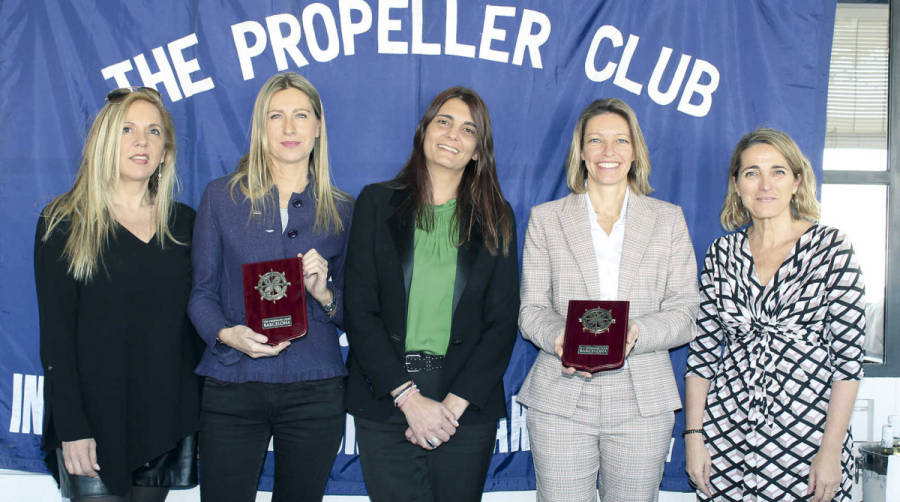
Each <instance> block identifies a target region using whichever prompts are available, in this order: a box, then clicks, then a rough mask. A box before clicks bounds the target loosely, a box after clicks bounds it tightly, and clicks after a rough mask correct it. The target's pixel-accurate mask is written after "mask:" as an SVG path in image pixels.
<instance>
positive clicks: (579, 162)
mask: <svg viewBox="0 0 900 502" xmlns="http://www.w3.org/2000/svg"><path fill="white" fill-rule="evenodd" d="M604 113H614V114H616V115H618V116H620V117H622V118H623V119H625V122H626V123H627V124H628V132H629V133H630V134H631V144H632V145H633V149H634V161H633V162H632V164H631V169H629V170H628V187H629V188H631V191H632V192H635V193H638V194H640V195H648V194H650V193H651V192H653V188H652V187H651V186H650V153H649V152H648V151H647V142H646V141H644V134H643V133H642V132H641V126H640V125H639V124H638V119H637V115H635V114H634V110H632V109H631V107H630V106H628V104H626V103H625V102H624V101H622V100H621V99H618V98H606V99H598V100H596V101H594V102H593V103H591V104H589V105H588V106H587V108H585V109H584V111H583V112H581V115H580V116H579V117H578V122H576V123H575V129H574V130H573V131H572V142H571V144H570V145H569V153H568V155H567V156H566V185H568V186H569V190H570V191H571V192H572V193H584V190H585V187H584V184H585V182H586V181H587V176H588V173H587V167H586V166H585V165H584V159H583V158H582V156H581V152H582V150H583V149H584V129H585V127H587V123H588V121H589V120H591V119H592V118H594V117H596V116H597V115H603V114H604Z"/></svg>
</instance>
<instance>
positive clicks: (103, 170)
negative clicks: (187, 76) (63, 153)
mask: <svg viewBox="0 0 900 502" xmlns="http://www.w3.org/2000/svg"><path fill="white" fill-rule="evenodd" d="M138 100H143V101H146V102H148V103H150V104H152V105H153V106H155V107H156V109H157V110H158V111H159V115H160V116H161V117H162V124H161V126H162V129H163V131H162V134H163V140H164V141H163V143H164V147H163V148H164V150H163V157H162V160H161V161H160V164H159V166H157V168H156V171H154V172H153V174H152V175H151V176H150V178H149V179H148V181H147V188H148V196H149V197H150V201H151V203H152V204H153V205H154V208H153V211H154V219H155V223H154V224H155V232H156V234H155V239H156V240H157V242H159V245H160V246H164V245H165V243H166V242H167V241H171V242H173V243H175V244H183V243H180V242H178V241H177V240H176V239H175V236H174V235H172V231H171V228H170V227H169V224H170V221H169V218H170V215H171V213H172V210H173V207H174V204H175V203H174V196H173V193H174V191H175V188H176V186H177V185H178V180H177V177H176V176H175V158H176V152H175V127H174V125H173V123H172V116H171V115H169V112H168V111H167V110H166V108H165V106H163V103H162V98H160V95H159V93H158V92H157V91H156V90H154V89H150V88H147V87H139V88H122V89H116V90H114V91H112V92H111V93H110V95H109V96H108V97H107V102H106V104H105V105H104V106H103V108H102V109H100V112H99V113H98V114H97V117H96V118H95V119H94V122H93V124H92V125H91V129H90V131H88V135H87V141H86V142H85V144H84V150H83V151H82V154H81V164H80V165H79V168H78V174H77V175H76V177H75V184H74V185H73V186H72V189H71V190H69V191H68V192H66V193H64V194H62V195H60V196H59V197H57V198H56V199H54V200H53V201H52V202H51V203H50V204H49V205H48V206H47V207H46V209H45V210H44V212H43V213H42V215H41V216H42V217H43V218H44V219H45V222H44V225H45V226H44V228H45V231H44V234H43V236H42V241H46V240H47V239H48V238H49V237H50V235H51V234H52V233H53V231H54V230H55V229H56V228H57V227H60V225H61V224H63V223H64V224H65V226H68V234H69V235H68V238H67V239H66V244H65V246H64V248H63V258H64V259H65V260H66V262H67V263H68V272H69V273H70V274H71V275H72V276H73V277H74V278H75V279H76V280H79V281H85V282H87V281H89V280H90V279H91V278H93V277H94V275H95V274H96V273H97V270H98V269H100V268H102V267H103V250H104V249H105V248H106V244H107V242H108V241H109V235H110V233H111V232H112V231H114V230H115V229H116V228H117V227H118V222H117V221H116V218H115V216H114V215H113V210H112V193H113V192H114V190H115V189H116V187H117V186H118V183H119V150H120V148H119V145H120V143H121V141H120V138H121V136H122V124H123V122H124V121H125V113H126V112H127V111H128V108H129V107H130V106H131V104H132V103H134V102H135V101H138Z"/></svg>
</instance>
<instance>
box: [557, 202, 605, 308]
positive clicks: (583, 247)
mask: <svg viewBox="0 0 900 502" xmlns="http://www.w3.org/2000/svg"><path fill="white" fill-rule="evenodd" d="M559 219H560V223H562V225H561V226H562V229H563V234H564V235H565V237H566V242H567V243H568V245H569V249H570V250H571V251H572V254H573V255H574V256H575V261H576V262H577V263H578V269H579V271H580V272H581V277H582V278H583V279H584V283H585V287H586V288H587V293H588V297H590V298H597V297H599V296H600V278H599V277H598V274H599V272H598V269H597V257H596V255H595V254H594V241H593V239H592V238H591V222H590V221H588V215H587V208H586V207H585V203H584V194H569V195H568V196H567V197H566V200H565V202H564V203H563V206H562V211H561V212H560V215H559ZM586 299H587V298H586Z"/></svg>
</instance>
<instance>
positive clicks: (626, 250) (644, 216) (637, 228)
mask: <svg viewBox="0 0 900 502" xmlns="http://www.w3.org/2000/svg"><path fill="white" fill-rule="evenodd" d="M655 222H656V217H655V216H654V214H653V212H652V211H650V209H649V208H648V207H647V198H646V197H644V196H641V195H637V194H635V193H634V192H632V193H631V194H630V195H629V197H628V209H627V212H626V215H625V237H624V239H623V242H622V261H621V262H620V263H619V294H618V298H619V300H627V299H628V297H629V295H630V294H631V286H632V285H633V284H634V281H635V279H636V278H637V276H638V269H639V268H640V265H641V261H642V260H643V258H644V251H645V250H646V249H647V245H648V243H649V242H650V237H651V234H652V232H653V226H654V224H655Z"/></svg>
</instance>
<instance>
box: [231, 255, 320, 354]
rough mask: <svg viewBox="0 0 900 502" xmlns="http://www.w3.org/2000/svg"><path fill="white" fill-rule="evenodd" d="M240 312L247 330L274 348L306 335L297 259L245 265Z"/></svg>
mask: <svg viewBox="0 0 900 502" xmlns="http://www.w3.org/2000/svg"><path fill="white" fill-rule="evenodd" d="M241 271H242V273H243V276H244V312H245V314H246V322H247V327H249V328H250V329H252V330H253V331H256V332H257V333H261V334H263V335H265V336H266V337H267V338H268V341H267V342H266V343H268V344H269V345H278V344H279V343H281V342H283V341H285V340H293V339H294V338H299V337H301V336H303V335H305V334H306V330H307V324H306V291H305V289H304V287H303V262H302V261H301V260H300V258H285V259H283V260H272V261H261V262H256V263H245V264H244V265H242V266H241Z"/></svg>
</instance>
